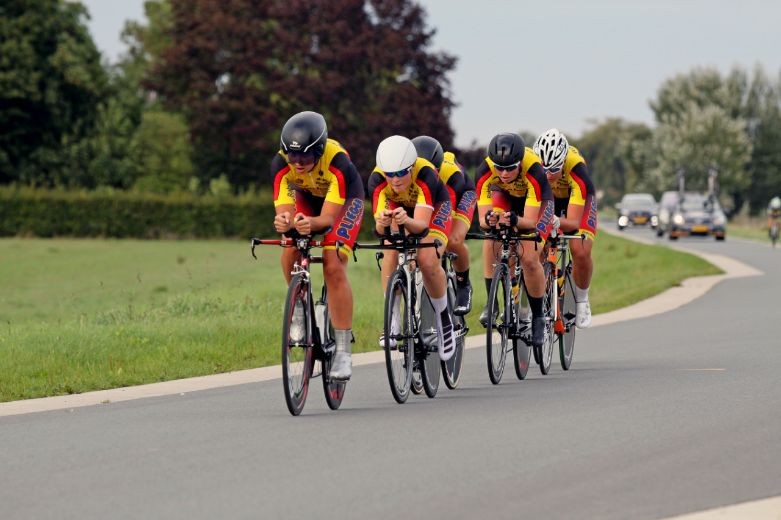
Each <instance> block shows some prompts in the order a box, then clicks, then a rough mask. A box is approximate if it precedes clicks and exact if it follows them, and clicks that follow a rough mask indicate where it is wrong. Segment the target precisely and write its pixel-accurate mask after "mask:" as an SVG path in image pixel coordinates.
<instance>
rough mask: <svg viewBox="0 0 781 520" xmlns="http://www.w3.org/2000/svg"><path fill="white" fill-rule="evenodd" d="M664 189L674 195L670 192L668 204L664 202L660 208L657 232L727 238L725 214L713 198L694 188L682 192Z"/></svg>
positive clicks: (675, 237)
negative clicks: (681, 193) (690, 190)
mask: <svg viewBox="0 0 781 520" xmlns="http://www.w3.org/2000/svg"><path fill="white" fill-rule="evenodd" d="M667 193H671V194H674V195H670V196H669V199H670V201H671V202H670V204H669V205H664V204H663V205H662V209H661V210H660V212H659V217H660V218H659V230H658V234H659V236H661V235H662V234H664V233H665V232H666V233H668V236H669V238H670V240H676V239H677V238H678V237H684V236H713V237H715V238H716V240H724V239H725V238H726V236H727V216H726V215H725V214H724V210H722V208H721V205H720V204H719V201H718V200H717V199H716V198H714V197H709V196H707V195H704V194H702V193H696V192H686V193H684V194H683V196H681V195H680V194H679V193H678V192H667ZM663 202H664V201H663Z"/></svg>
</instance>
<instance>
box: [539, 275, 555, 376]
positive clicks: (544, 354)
mask: <svg viewBox="0 0 781 520" xmlns="http://www.w3.org/2000/svg"><path fill="white" fill-rule="evenodd" d="M543 271H544V274H545V294H543V297H542V315H543V316H544V317H545V333H544V336H543V340H542V345H541V346H539V347H534V349H535V350H536V351H537V358H538V359H539V365H540V372H542V374H543V375H547V374H548V372H550V366H551V361H552V360H553V341H554V332H553V323H554V321H555V320H556V316H555V309H554V305H555V300H554V298H555V297H556V296H555V295H554V290H555V289H556V276H555V275H554V274H553V264H551V263H550V262H545V264H544V265H543Z"/></svg>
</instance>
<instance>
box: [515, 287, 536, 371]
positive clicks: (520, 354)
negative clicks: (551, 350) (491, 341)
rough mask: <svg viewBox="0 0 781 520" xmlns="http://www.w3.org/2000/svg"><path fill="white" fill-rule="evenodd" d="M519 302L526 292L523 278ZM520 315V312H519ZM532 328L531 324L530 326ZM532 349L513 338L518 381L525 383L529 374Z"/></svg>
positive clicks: (520, 340)
mask: <svg viewBox="0 0 781 520" xmlns="http://www.w3.org/2000/svg"><path fill="white" fill-rule="evenodd" d="M518 283H519V285H520V286H519V287H518V291H519V292H518V300H519V306H520V301H521V300H522V298H523V295H524V293H525V292H526V284H525V283H524V281H523V276H521V279H520V280H519V281H518ZM519 315H520V312H519ZM529 326H531V324H530V325H529ZM531 355H532V348H531V347H530V346H529V345H528V344H527V343H526V342H525V341H523V340H522V339H520V338H513V367H514V368H515V375H516V377H517V378H518V379H520V380H521V381H523V380H524V379H526V375H527V374H528V373H529V365H530V364H531Z"/></svg>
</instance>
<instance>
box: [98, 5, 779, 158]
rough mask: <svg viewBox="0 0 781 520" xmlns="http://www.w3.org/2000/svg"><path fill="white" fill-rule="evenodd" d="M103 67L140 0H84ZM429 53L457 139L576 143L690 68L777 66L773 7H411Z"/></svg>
mask: <svg viewBox="0 0 781 520" xmlns="http://www.w3.org/2000/svg"><path fill="white" fill-rule="evenodd" d="M82 2H83V3H84V4H86V5H87V8H88V9H89V11H90V14H91V15H92V20H91V21H90V24H89V26H90V30H91V31H92V34H93V37H94V38H95V41H96V43H97V45H98V48H99V49H100V50H101V51H103V52H104V53H105V54H106V56H107V57H108V58H109V59H110V60H112V61H113V60H116V58H117V57H118V56H119V55H120V54H121V53H122V52H123V50H124V47H123V45H122V43H121V42H120V40H119V33H120V31H121V29H122V27H123V25H124V21H125V20H126V19H136V20H141V19H143V0H82ZM420 3H421V4H422V5H423V6H424V7H425V8H426V10H427V11H428V25H429V26H431V27H435V28H436V29H437V35H436V37H435V41H434V49H435V50H442V51H446V52H448V53H450V54H453V55H454V56H456V57H457V58H458V64H457V67H456V70H455V71H454V72H452V73H451V75H450V80H451V88H452V91H453V97H454V99H455V101H456V102H457V103H458V107H457V108H456V109H455V110H454V112H453V117H452V123H453V127H454V129H455V131H456V144H457V145H461V146H464V145H468V144H470V143H471V142H472V140H477V141H478V142H479V143H480V144H485V143H487V142H488V140H489V139H490V138H491V136H493V135H494V134H496V133H498V132H503V131H508V130H528V131H531V132H535V133H539V132H542V131H544V130H546V129H547V128H549V127H552V126H556V127H558V128H559V129H561V130H562V131H565V132H568V133H569V134H571V135H572V136H574V137H577V136H578V135H580V134H581V133H582V132H583V131H584V130H586V129H587V128H588V127H589V121H591V120H594V119H597V120H602V119H605V118H607V117H621V118H624V119H627V120H630V121H638V122H643V123H646V124H649V125H651V124H653V118H652V114H651V111H650V109H649V108H648V101H649V100H650V99H652V98H654V97H655V94H656V90H657V88H658V87H659V85H660V84H661V82H662V81H663V80H664V79H666V78H669V77H671V76H673V75H675V74H677V73H682V72H687V71H689V70H690V69H692V68H693V67H696V66H715V67H718V68H719V70H721V71H722V72H726V71H728V70H729V69H730V68H731V67H732V66H733V65H740V66H743V67H745V68H747V69H752V68H753V67H754V66H755V65H756V64H761V65H762V66H763V67H764V69H765V72H766V73H768V74H769V75H771V76H772V77H773V78H777V77H778V75H779V71H781V29H780V24H779V21H781V2H779V1H778V0H741V1H735V0H731V1H727V2H715V1H706V0H654V1H631V0H588V1H585V0H584V1H575V0H572V1H564V0H544V1H536V2H528V1H514V0H420Z"/></svg>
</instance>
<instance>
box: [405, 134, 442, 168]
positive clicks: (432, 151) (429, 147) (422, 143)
mask: <svg viewBox="0 0 781 520" xmlns="http://www.w3.org/2000/svg"><path fill="white" fill-rule="evenodd" d="M412 144H414V145H415V151H417V152H418V157H422V158H423V159H427V160H428V161H431V164H433V165H434V167H435V168H436V169H437V170H438V169H439V168H440V167H441V166H442V161H443V160H444V158H445V151H444V150H443V149H442V145H441V144H439V141H437V140H436V139H434V138H433V137H429V136H427V135H419V136H417V137H416V138H415V139H413V140H412Z"/></svg>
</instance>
